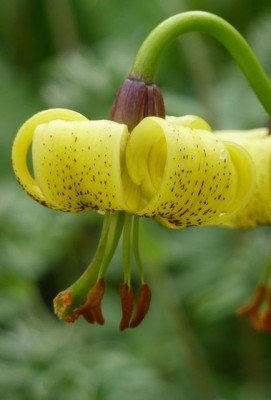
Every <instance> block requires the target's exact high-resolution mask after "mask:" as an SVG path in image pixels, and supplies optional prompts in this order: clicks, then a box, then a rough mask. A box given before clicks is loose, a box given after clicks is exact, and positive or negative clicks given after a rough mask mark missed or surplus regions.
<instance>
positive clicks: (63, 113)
mask: <svg viewBox="0 0 271 400" xmlns="http://www.w3.org/2000/svg"><path fill="white" fill-rule="evenodd" d="M55 119H61V120H65V121H71V120H72V121H80V120H86V119H87V118H85V117H84V116H83V115H82V114H79V113H77V112H75V111H71V110H66V109H58V108H57V109H50V110H46V111H42V112H39V113H37V114H35V115H34V116H33V117H31V118H29V119H28V120H27V121H26V122H25V123H24V124H23V125H22V127H21V128H20V129H19V131H18V133H17V135H16V138H15V140H14V143H13V147H12V163H13V169H14V173H15V175H16V177H17V180H18V182H19V183H20V184H21V186H22V187H23V188H24V189H25V191H26V192H27V193H28V194H29V195H30V196H31V197H33V198H34V199H35V200H37V201H38V202H39V203H41V204H43V205H46V206H47V207H50V208H55V207H54V204H52V203H50V202H49V201H48V200H47V199H46V198H45V196H44V194H43V193H42V191H41V190H40V187H39V186H38V185H37V183H36V181H35V180H34V179H33V177H32V176H31V174H30V172H29V168H28V165H27V155H28V150H29V148H30V145H31V143H32V140H33V136H34V132H35V129H36V127H37V126H38V125H40V124H43V123H47V122H49V121H52V120H55Z"/></svg>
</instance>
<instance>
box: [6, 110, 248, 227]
mask: <svg viewBox="0 0 271 400" xmlns="http://www.w3.org/2000/svg"><path fill="white" fill-rule="evenodd" d="M223 139H224V140H223V141H222V140H220V139H219V137H218V136H217V135H215V134H213V133H212V132H211V128H210V127H209V125H208V124H207V123H206V122H205V121H204V120H202V119H201V118H199V117H195V116H186V117H179V118H176V117H167V119H166V120H163V119H161V118H159V117H147V118H145V119H143V120H142V121H141V122H140V123H139V124H138V125H137V126H136V127H135V128H134V129H133V131H132V132H128V128H127V126H125V125H124V124H119V123H116V122H113V121H105V120H102V121H89V120H88V119H87V118H85V117H84V116H83V115H81V114H79V113H75V112H74V111H70V110H65V109H51V110H47V111H44V112H41V113H38V114H36V115H35V116H34V117H32V118H30V119H29V120H28V121H26V123H25V124H24V125H23V126H22V127H21V129H20V130H19V132H18V135H17V137H16V139H15V141H14V145H13V166H14V171H15V174H16V176H17V178H18V181H19V183H20V184H21V185H22V187H23V188H24V189H25V190H26V191H27V193H28V194H29V195H30V196H32V197H33V198H34V199H35V200H37V201H38V202H39V203H41V204H43V205H45V206H47V207H49V208H52V209H55V210H59V211H65V212H74V213H77V212H82V211H90V210H99V211H102V212H105V211H125V212H127V213H131V214H135V215H138V216H144V217H156V218H157V220H158V221H159V222H161V223H162V224H163V225H165V226H167V227H169V228H179V227H185V226H198V225H217V224H221V223H222V222H223V221H225V220H229V219H230V218H232V215H234V214H237V213H238V212H239V211H240V210H241V209H242V208H243V207H244V206H245V205H246V204H247V202H248V200H249V198H250V195H251V193H252V191H253V188H254V165H253V163H252V161H251V158H250V156H249V155H248V153H247V151H246V150H244V149H243V147H241V146H239V145H238V144H236V143H234V141H230V140H229V139H230V136H229V137H228V136H227V137H223ZM31 144H32V160H33V169H34V178H33V177H32V176H31V174H30V172H29V169H28V166H27V161H26V160H27V152H28V149H29V146H30V145H31Z"/></svg>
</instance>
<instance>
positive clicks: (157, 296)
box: [0, 0, 271, 400]
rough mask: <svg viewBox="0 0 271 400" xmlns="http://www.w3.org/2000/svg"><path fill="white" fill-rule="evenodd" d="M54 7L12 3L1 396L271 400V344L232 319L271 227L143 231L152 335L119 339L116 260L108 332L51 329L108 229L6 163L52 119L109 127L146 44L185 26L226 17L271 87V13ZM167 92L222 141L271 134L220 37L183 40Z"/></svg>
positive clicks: (2, 212)
mask: <svg viewBox="0 0 271 400" xmlns="http://www.w3.org/2000/svg"><path fill="white" fill-rule="evenodd" d="M52 3H53V2H50V1H40V2H36V1H34V0H32V1H30V0H24V1H21V0H20V1H19V0H12V1H10V0H4V1H2V2H1V4H0V27H1V28H0V35H1V39H2V40H1V44H0V54H1V61H0V117H1V118H0V131H1V134H0V227H1V230H0V302H1V307H0V370H1V374H0V398H1V399H5V400H13V399H16V400H17V399H18V400H32V399H33V400H36V399H41V400H42V399H50V400H54V399H56V400H61V399H65V400H68V399H70V400H77V399H78V400H116V399H118V400H122V399H123V400H124V399H128V398H129V399H131V400H133V399H135V400H136V399H141V400H145V399H146V400H152V399H157V400H158V399H164V398H166V397H168V398H171V399H176V400H177V399H178V400H182V399H184V400H196V399H199V400H202V399H204V400H208V399H210V400H211V399H225V400H226V399H231V400H243V399H246V400H255V399H257V400H267V399H268V398H269V393H270V390H271V387H270V379H269V377H270V373H271V360H270V357H269V354H270V350H271V341H270V336H268V335H262V334H259V333H255V332H254V331H253V330H252V329H251V327H250V326H249V324H248V323H247V321H244V320H240V319H237V318H236V316H235V310H236V308H238V307H239V306H241V305H243V303H245V302H246V301H247V300H248V299H249V298H250V295H251V293H252V291H253V290H254V287H255V285H256V284H257V280H258V276H259V274H260V273H261V270H262V268H263V267H264V265H265V264H266V262H267V261H268V260H269V258H270V237H271V231H270V227H263V228H259V229H255V230H252V231H239V230H234V231H233V230H226V229H221V228H204V229H198V228H190V229H186V230H183V231H178V232H172V231H167V230H165V229H163V228H161V227H159V226H158V225H157V224H155V223H154V222H153V221H148V220H146V221H143V223H142V237H141V247H142V258H143V261H144V265H145V270H146V274H147V277H148V282H149V283H150V285H151V287H152V289H153V303H152V307H151V310H150V314H149V315H148V317H147V319H146V321H144V323H143V324H142V326H141V327H140V328H138V329H137V330H131V331H127V332H126V331H125V332H124V333H119V331H118V327H117V324H118V321H119V319H120V305H119V297H118V283H119V281H120V279H121V277H122V267H121V258H120V251H121V249H119V252H118V254H116V256H115V257H114V259H113V262H112V267H111V268H110V271H109V274H108V282H107V290H106V298H105V302H104V313H105V316H106V320H107V322H106V325H105V326H104V327H103V328H100V327H96V326H91V325H88V324H86V323H85V322H84V321H78V322H77V323H76V324H74V325H67V324H65V323H63V322H59V321H58V320H57V319H56V318H55V317H54V316H53V312H52V305H51V304H52V299H53V297H54V296H55V295H56V294H57V292H58V291H60V290H62V289H64V288H66V287H67V286H68V285H69V284H70V283H71V282H72V281H73V280H74V279H76V277H78V276H79V275H80V274H81V273H82V271H83V270H84V267H85V266H86V265H87V264H88V262H89V260H90V259H91V257H92V255H93V253H94V249H95V245H96V243H97V240H98V233H99V231H100V225H101V220H102V216H100V215H98V214H96V213H91V214H84V215H66V214H64V213H57V212H54V211H50V210H48V209H45V208H43V207H41V206H40V205H38V204H36V203H35V202H34V201H33V200H32V199H30V198H28V197H27V196H26V194H24V193H23V191H22V190H21V189H20V187H19V185H17V183H16V181H15V178H14V177H13V174H12V168H11V162H10V150H11V145H12V140H13V138H14V136H15V133H16V130H17V129H18V127H19V126H20V125H21V123H22V122H23V121H24V120H25V119H26V118H28V117H29V116H30V115H31V114H33V113H35V112H37V111H39V110H41V109H43V108H48V107H67V108H73V109H75V110H77V111H79V112H82V113H84V114H86V115H87V116H88V117H89V118H93V119H98V118H105V119H106V118H107V116H108V115H109V113H110V107H111V104H112V101H113V98H114V95H115V93H116V90H117V89H118V87H119V85H120V84H121V83H122V82H123V80H124V79H125V78H126V76H127V75H128V73H129V69H130V66H131V63H132V61H133V57H134V55H135V53H136V51H137V49H138V47H139V45H140V44H141V42H142V40H143V39H144V37H145V36H146V34H148V32H150V30H151V29H152V28H153V27H154V26H155V25H156V24H157V23H159V22H160V21H162V20H163V19H164V18H166V17H168V16H170V15H172V14H174V13H177V12H182V11H186V10H191V9H204V10H207V11H210V12H215V13H217V14H219V15H221V16H222V17H225V18H227V19H228V20H229V21H230V22H232V23H234V24H235V26H236V27H237V28H239V29H240V30H241V31H242V32H243V33H244V34H245V35H246V37H247V38H248V40H249V42H250V43H251V44H252V46H253V48H254V49H255V51H256V53H257V55H258V57H259V59H260V60H261V61H262V63H263V65H264V67H265V69H266V71H267V73H269V76H270V75H271V59H270V49H269V46H270V44H269V38H270V26H271V24H270V16H269V14H270V13H269V14H268V11H270V2H268V1H267V0H266V1H258V2H252V1H245V0H244V1H238V2H236V1H233V0H230V1H221V2H215V1H208V2H207V1H205V2H204V1H202V0H197V1H192V0H191V1H188V0H187V1H184V0H182V1H177V0H168V1H167V2H164V1H162V0H160V1H159V0H156V1H153V2H146V1H142V0H139V1H136V2H129V3H127V1H124V0H112V1H110V2H108V1H94V0H91V1H88V0H74V1H70V2H68V1H64V0H63V1H57V2H54V4H52ZM240 15H242V18H241V19H240V18H239V16H240ZM157 83H158V84H159V86H160V87H161V88H162V91H163V93H164V95H165V101H166V108H167V113H168V114H171V113H173V114H185V113H193V114H200V115H202V116H203V117H204V118H206V119H209V120H210V123H211V124H212V125H213V126H214V127H215V128H249V127H254V126H260V125H264V124H265V123H266V115H265V113H264V111H263V109H262V108H261V106H260V105H259V104H258V101H257V99H256V98H255V96H254V95H253V93H251V90H250V88H249V87H248V85H247V83H246V81H245V79H244V78H243V77H242V76H241V73H240V72H239V70H238V67H237V66H236V65H234V64H233V63H232V61H231V60H230V58H229V56H228V55H227V54H226V53H225V51H224V50H223V49H221V47H220V46H218V45H217V44H216V43H214V41H213V40H210V39H209V38H205V37H201V36H199V35H191V36H190V37H184V38H182V39H180V41H176V43H174V44H173V45H172V46H171V47H170V48H169V49H167V51H166V54H165V55H164V57H163V59H162V61H161V65H160V67H159V70H158V75H157ZM135 283H136V282H135Z"/></svg>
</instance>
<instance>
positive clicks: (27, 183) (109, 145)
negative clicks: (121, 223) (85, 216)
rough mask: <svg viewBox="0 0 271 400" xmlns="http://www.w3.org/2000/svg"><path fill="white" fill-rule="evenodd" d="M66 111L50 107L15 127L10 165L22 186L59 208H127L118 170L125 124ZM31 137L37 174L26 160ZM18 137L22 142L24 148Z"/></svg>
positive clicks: (120, 161) (120, 167) (50, 205)
mask: <svg viewBox="0 0 271 400" xmlns="http://www.w3.org/2000/svg"><path fill="white" fill-rule="evenodd" d="M48 114H49V115H48ZM75 114H76V113H75ZM65 115H66V114H65V112H64V111H63V110H61V112H60V113H58V110H54V111H53V112H52V110H48V111H47V112H44V113H41V115H39V114H38V115H36V116H34V117H33V118H32V119H31V120H29V121H28V122H27V123H26V124H25V125H24V126H23V127H22V128H21V130H20V131H19V133H18V135H19V136H17V138H16V141H15V150H16V151H15V155H14V159H15V163H14V165H15V169H16V171H17V175H19V179H20V182H21V184H22V186H23V187H24V188H25V189H26V191H27V192H28V193H29V194H30V195H31V196H32V197H34V198H35V199H36V200H38V201H39V202H41V203H42V204H45V205H47V206H48V207H51V208H54V209H57V210H61V211H67V212H80V211H84V210H92V209H99V210H101V211H105V210H123V209H125V208H126V206H125V200H124V192H123V184H122V177H121V170H122V167H123V164H124V149H125V145H126V138H127V135H128V131H127V127H126V126H125V125H121V124H118V123H115V122H112V121H88V120H87V119H86V118H85V117H83V116H81V115H80V114H78V116H77V118H76V115H77V114H76V115H75V117H73V115H72V114H69V113H68V114H67V115H68V116H69V117H70V118H69V120H68V118H66V120H65ZM18 137H19V139H18ZM32 140H33V143H32V154H33V169H34V176H35V180H34V179H33V178H32V177H31V175H30V173H29V171H28V168H27V165H26V155H27V150H28V147H29V145H30V144H31V141H32ZM21 143H24V144H25V143H26V144H25V145H24V149H23V152H22V153H21V146H20V144H21ZM18 160H19V161H20V162H18ZM22 171H23V172H22Z"/></svg>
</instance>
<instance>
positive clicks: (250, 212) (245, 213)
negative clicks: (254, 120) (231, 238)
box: [217, 128, 271, 228]
mask: <svg viewBox="0 0 271 400" xmlns="http://www.w3.org/2000/svg"><path fill="white" fill-rule="evenodd" d="M217 135H218V136H219V137H220V138H221V139H222V140H228V141H231V142H234V143H238V144H239V145H241V146H242V147H243V148H244V149H245V150H246V151H248V153H249V154H250V155H251V158H252V160H253V163H254V165H255V176H256V185H255V187H254V190H253V192H252V196H251V199H250V201H249V202H248V204H247V205H246V207H244V209H243V210H242V211H241V212H240V213H238V214H237V215H236V216H233V218H232V219H231V220H230V221H227V222H226V224H225V225H226V226H230V227H240V228H252V227H255V226H258V225H264V224H270V223H271V202H270V198H271V136H269V135H268V130H267V129H265V128H262V129H252V130H248V131H219V132H217Z"/></svg>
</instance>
